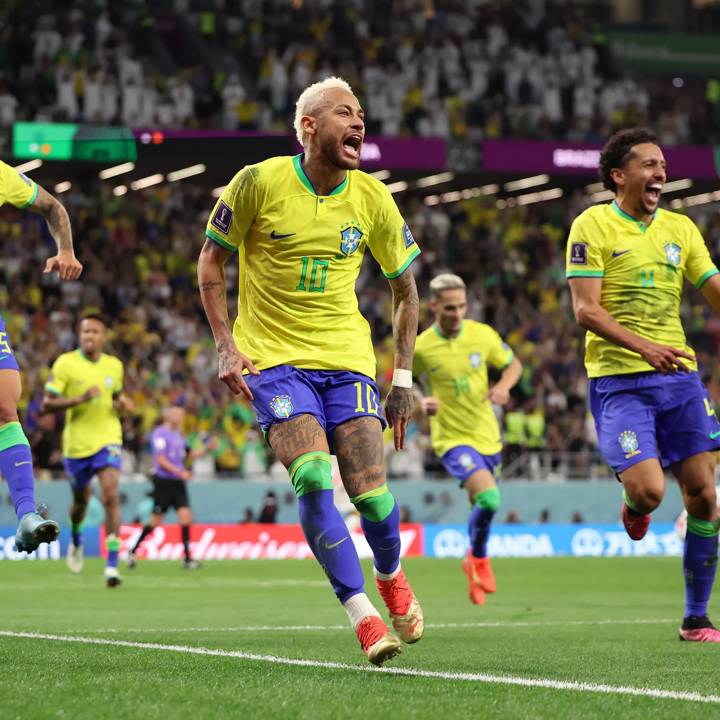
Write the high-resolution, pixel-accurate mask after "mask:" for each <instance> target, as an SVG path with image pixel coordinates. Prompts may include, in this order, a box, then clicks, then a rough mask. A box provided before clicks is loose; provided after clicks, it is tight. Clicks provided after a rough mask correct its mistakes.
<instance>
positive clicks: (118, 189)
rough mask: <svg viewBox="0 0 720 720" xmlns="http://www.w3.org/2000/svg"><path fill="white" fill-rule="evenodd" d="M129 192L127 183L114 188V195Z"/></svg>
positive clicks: (118, 195)
mask: <svg viewBox="0 0 720 720" xmlns="http://www.w3.org/2000/svg"><path fill="white" fill-rule="evenodd" d="M126 192H127V185H117V186H116V187H114V188H113V195H115V196H117V197H120V196H121V195H124V194H125V193H126Z"/></svg>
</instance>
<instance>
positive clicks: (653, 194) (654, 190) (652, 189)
mask: <svg viewBox="0 0 720 720" xmlns="http://www.w3.org/2000/svg"><path fill="white" fill-rule="evenodd" d="M662 187H663V186H662V183H650V184H649V185H646V186H645V196H646V197H647V199H648V200H650V201H651V202H654V203H656V202H658V201H659V200H660V193H661V192H662Z"/></svg>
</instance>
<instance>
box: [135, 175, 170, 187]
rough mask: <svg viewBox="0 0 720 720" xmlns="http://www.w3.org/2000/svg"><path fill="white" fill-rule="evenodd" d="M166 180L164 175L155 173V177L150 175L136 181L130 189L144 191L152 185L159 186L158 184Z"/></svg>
mask: <svg viewBox="0 0 720 720" xmlns="http://www.w3.org/2000/svg"><path fill="white" fill-rule="evenodd" d="M164 179H165V176H164V175H161V174H160V173H155V174H154V175H148V176H147V177H144V178H140V179H139V180H134V181H133V182H131V183H130V188H131V189H132V190H143V189H144V188H147V187H150V186H151V185H157V184H158V183H161V182H162V181H163V180H164Z"/></svg>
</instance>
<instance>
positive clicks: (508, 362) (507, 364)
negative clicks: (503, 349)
mask: <svg viewBox="0 0 720 720" xmlns="http://www.w3.org/2000/svg"><path fill="white" fill-rule="evenodd" d="M514 359H515V353H514V352H513V351H512V350H511V351H510V352H509V353H508V356H507V360H505V364H504V365H503V366H502V368H501V369H502V370H505V369H506V368H509V367H510V365H511V364H512V361H513V360H514Z"/></svg>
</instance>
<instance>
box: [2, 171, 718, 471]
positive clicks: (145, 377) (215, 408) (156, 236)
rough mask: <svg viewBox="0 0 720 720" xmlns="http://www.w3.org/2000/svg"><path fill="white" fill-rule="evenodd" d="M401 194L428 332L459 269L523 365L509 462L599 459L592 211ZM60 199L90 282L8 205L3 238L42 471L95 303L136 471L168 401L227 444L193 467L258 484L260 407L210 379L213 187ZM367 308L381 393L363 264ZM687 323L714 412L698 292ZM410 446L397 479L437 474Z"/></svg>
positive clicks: (423, 433)
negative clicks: (71, 275) (575, 254)
mask: <svg viewBox="0 0 720 720" xmlns="http://www.w3.org/2000/svg"><path fill="white" fill-rule="evenodd" d="M396 198H397V199H398V202H399V205H400V208H401V211H402V212H403V214H404V216H405V218H406V220H407V221H408V223H409V225H410V227H411V229H412V232H413V235H414V236H415V238H416V239H417V241H418V243H419V244H420V246H421V248H422V250H423V253H422V255H421V256H420V258H419V259H418V261H416V262H415V263H414V265H413V268H414V271H415V273H416V277H417V281H418V286H419V290H420V293H421V296H423V298H424V300H423V305H422V311H421V321H420V322H421V328H424V327H426V326H427V325H428V324H429V322H430V314H429V311H428V307H427V304H426V301H427V297H428V294H427V289H428V283H429V281H430V279H431V278H432V277H433V276H434V275H435V274H437V273H438V272H441V271H442V270H444V269H449V270H452V271H453V272H457V273H458V274H460V275H461V276H462V277H463V278H464V279H465V281H466V283H467V284H468V289H469V298H470V303H471V304H470V309H469V316H470V317H473V318H476V319H480V320H483V321H485V322H488V323H490V324H491V325H493V326H494V327H495V328H496V329H497V330H498V331H499V332H500V333H501V334H502V335H503V337H504V338H505V339H506V340H507V342H508V343H509V344H510V345H511V346H512V347H513V348H514V350H515V351H516V353H517V355H518V356H519V358H520V360H521V361H522V363H523V367H524V373H523V377H522V379H521V381H520V383H519V384H518V386H517V387H516V389H515V390H514V392H513V398H512V402H511V404H510V406H509V407H508V408H506V412H505V416H504V424H505V440H506V443H507V445H508V453H509V456H508V458H507V459H509V460H512V459H513V458H514V457H516V456H517V455H520V454H522V453H523V452H525V451H527V450H529V451H531V452H530V454H531V455H532V453H533V452H535V451H542V450H547V451H551V452H552V453H555V454H557V453H563V452H566V451H570V452H572V453H574V455H573V457H575V458H582V457H583V456H584V455H587V456H589V455H591V454H592V453H594V452H595V450H594V447H595V444H594V440H595V439H594V432H593V428H592V423H591V422H589V421H588V413H587V410H586V383H587V379H586V375H585V372H584V369H583V364H582V353H583V334H582V331H581V330H579V329H578V328H577V326H576V325H575V323H574V322H573V319H572V309H571V303H570V296H569V292H568V289H567V284H566V281H565V277H564V247H565V239H566V237H567V229H568V227H569V224H570V222H571V221H572V219H573V218H574V217H575V216H576V215H577V214H579V212H581V211H582V210H583V209H584V207H585V206H586V203H587V200H586V199H585V196H583V195H582V194H580V193H578V194H576V195H574V196H569V197H567V198H564V199H562V200H560V201H555V202H547V203H539V204H535V205H529V206H523V207H520V206H517V207H513V208H505V209H503V210H500V209H498V207H497V204H496V201H495V200H494V199H493V198H488V197H480V198H473V199H469V200H463V201H461V202H457V203H451V204H440V205H436V206H427V205H426V204H424V203H423V202H422V201H421V199H420V198H419V197H415V196H413V195H412V194H407V196H403V195H398V196H396ZM62 200H63V203H64V204H65V205H66V207H67V209H68V211H69V213H70V216H71V218H72V221H73V230H74V235H75V241H76V247H77V248H78V253H79V256H81V257H82V261H83V263H84V266H85V270H84V273H83V277H82V282H75V283H64V284H63V285H62V286H60V285H58V284H57V283H56V282H55V281H54V280H53V279H52V278H51V277H49V276H43V275H41V273H40V268H41V267H42V258H44V257H45V256H46V255H47V251H48V248H49V247H50V243H51V240H50V238H49V236H48V235H47V230H46V229H45V227H44V223H43V222H42V221H41V218H40V216H37V215H34V214H33V213H23V212H21V211H18V210H15V209H14V208H12V207H10V206H5V207H3V208H2V210H0V234H1V235H2V236H3V237H4V238H7V240H6V241H5V242H6V247H5V251H6V252H5V258H6V261H5V262H4V264H3V266H2V269H1V270H0V306H2V307H3V313H4V316H5V320H6V323H7V325H8V330H9V333H10V337H11V338H12V340H13V345H14V347H15V349H16V352H17V355H18V359H19V361H20V363H21V366H22V367H23V373H24V389H25V393H26V396H25V398H24V400H23V404H22V407H23V412H24V417H25V423H26V427H27V429H28V433H29V435H30V436H31V443H32V446H33V449H34V452H35V456H36V460H37V464H38V467H39V468H42V469H45V470H46V471H48V472H61V467H62V463H61V458H60V451H59V446H60V442H59V432H60V429H61V428H60V422H61V419H60V418H59V417H54V416H52V415H49V416H40V415H39V413H38V409H39V402H40V398H41V395H42V388H43V384H44V381H45V380H46V378H47V373H48V368H49V367H50V365H51V363H52V361H53V360H54V359H55V358H56V357H57V356H58V355H59V354H60V353H62V352H65V351H68V350H71V349H73V348H74V347H76V343H77V336H76V323H77V319H78V317H79V315H80V314H81V313H82V312H83V311H84V310H87V309H90V308H93V309H99V310H101V311H102V312H104V313H105V315H106V316H107V317H108V318H109V323H110V328H111V344H110V352H112V353H114V354H116V355H118V356H119V357H120V358H121V359H122V360H123V362H124V363H125V367H126V387H127V391H128V392H129V393H130V394H131V396H132V397H133V399H134V401H135V408H136V410H135V414H134V416H133V417H132V418H129V419H126V421H125V446H126V453H125V465H124V467H125V472H126V473H132V472H134V471H136V470H141V469H143V467H144V466H143V463H144V462H145V460H144V458H145V456H146V439H147V436H148V434H149V432H150V431H151V430H152V428H153V427H154V425H155V424H156V422H157V421H158V419H159V412H160V409H161V408H162V407H163V406H165V405H166V404H167V402H168V401H173V402H180V403H182V404H183V405H184V406H185V407H186V409H187V427H186V430H187V431H188V432H189V433H190V434H191V441H192V442H203V441H204V440H205V439H206V437H207V436H209V435H211V436H213V437H214V438H216V439H217V441H218V447H217V448H216V449H215V451H214V454H213V457H210V458H208V459H206V460H201V461H199V462H201V463H202V462H205V463H206V464H205V465H204V466H200V467H198V468H196V469H197V470H198V471H199V472H201V473H202V472H203V471H204V472H206V473H207V474H212V473H213V472H215V471H217V472H218V473H219V474H221V475H223V474H225V475H230V476H237V475H243V476H251V475H253V474H261V473H265V472H266V471H267V470H268V468H272V457H270V455H269V450H268V449H267V446H266V445H265V443H264V441H263V439H262V436H261V434H260V433H259V432H258V430H257V427H256V426H255V419H254V414H253V412H252V410H251V409H250V407H249V406H248V405H246V404H245V403H244V402H243V401H242V400H241V399H237V400H233V399H232V397H230V395H229V393H228V391H227V389H226V388H225V386H223V385H221V384H220V383H219V382H218V381H217V379H216V373H217V361H216V354H215V349H214V346H213V344H212V340H211V337H210V334H209V330H208V328H207V327H206V324H205V320H204V316H203V312H202V308H201V305H200V299H199V294H198V292H197V289H196V259H197V255H198V252H199V248H200V245H201V243H202V238H203V232H204V226H205V223H206V221H207V217H208V213H209V211H210V209H211V207H212V201H213V198H212V197H211V195H210V192H209V190H208V189H207V188H205V187H202V186H200V185H198V184H194V183H185V184H183V183H173V184H167V185H162V186H159V187H157V188H152V189H147V190H144V191H141V192H136V193H129V194H127V195H125V196H122V197H115V196H114V195H113V194H112V192H111V189H110V188H109V187H108V186H106V185H103V184H101V183H97V184H95V185H94V187H92V188H90V187H88V188H82V189H80V188H79V187H77V188H76V187H75V186H73V189H72V190H71V191H70V192H68V193H65V194H64V195H63V196H62ZM695 219H696V221H697V222H698V223H699V224H700V227H701V229H702V230H703V231H704V234H705V238H706V240H707V243H708V245H709V247H710V249H711V253H712V254H713V256H714V257H715V258H716V259H717V258H719V257H720V216H718V214H717V213H710V212H708V213H707V214H703V213H699V214H696V216H695ZM227 275H228V282H229V286H230V291H229V307H231V308H232V307H233V305H234V300H233V298H234V297H236V294H235V296H234V295H233V289H234V287H235V286H236V282H237V267H236V265H235V264H234V263H232V262H231V263H228V266H227ZM235 292H236V291H235ZM358 297H359V302H360V308H361V311H362V312H363V313H364V315H365V316H366V318H367V319H368V320H369V322H370V324H371V326H372V328H373V335H374V338H375V340H376V354H377V358H378V375H379V379H380V383H381V385H382V386H383V392H385V391H386V389H387V387H388V385H389V381H390V378H391V373H392V333H391V325H390V301H391V297H390V292H389V287H388V284H387V281H386V280H385V279H384V277H383V276H382V273H380V271H379V269H378V268H377V267H376V265H375V263H374V261H372V260H371V259H369V258H368V259H366V262H365V265H364V267H363V270H362V272H361V275H360V279H359V282H358ZM683 315H684V322H685V327H686V329H687V332H688V335H689V342H690V344H691V345H692V346H693V347H694V348H695V349H696V351H697V352H698V356H699V359H700V365H701V373H702V375H703V377H704V379H705V380H706V382H708V383H709V386H710V391H711V393H712V395H713V398H714V399H715V400H716V401H718V400H720V365H718V363H717V360H716V358H717V352H716V351H717V348H718V346H719V345H720V321H719V320H718V319H717V318H714V317H713V316H712V315H711V314H710V312H709V310H708V309H707V308H706V306H704V305H703V304H702V300H701V298H700V296H699V295H698V294H697V293H693V292H692V291H690V292H688V293H687V295H686V304H685V306H684V308H683ZM409 437H410V443H409V449H408V450H407V451H406V452H405V453H403V454H400V455H399V456H396V457H393V459H392V462H391V472H392V473H393V474H395V475H400V476H409V477H414V476H419V475H422V474H423V473H426V472H433V471H434V470H438V469H439V468H438V466H437V465H436V464H434V461H433V460H432V453H430V452H426V449H427V445H428V441H427V428H426V427H425V423H424V421H423V419H422V418H421V417H418V418H416V423H415V426H414V427H412V428H411V430H410V433H409ZM586 460H587V458H586ZM583 462H585V461H583ZM535 470H537V466H535ZM551 470H552V468H544V469H543V470H542V472H543V473H545V472H548V471H551Z"/></svg>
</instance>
